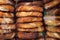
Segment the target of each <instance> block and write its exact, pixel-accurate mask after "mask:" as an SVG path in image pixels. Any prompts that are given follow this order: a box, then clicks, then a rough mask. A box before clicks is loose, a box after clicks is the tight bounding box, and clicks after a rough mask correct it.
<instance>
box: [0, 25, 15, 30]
mask: <svg viewBox="0 0 60 40" xmlns="http://www.w3.org/2000/svg"><path fill="white" fill-rule="evenodd" d="M0 29H3V30H4V29H7V30H9V29H15V25H14V24H9V25H8V24H7V25H6V24H5V25H0Z"/></svg>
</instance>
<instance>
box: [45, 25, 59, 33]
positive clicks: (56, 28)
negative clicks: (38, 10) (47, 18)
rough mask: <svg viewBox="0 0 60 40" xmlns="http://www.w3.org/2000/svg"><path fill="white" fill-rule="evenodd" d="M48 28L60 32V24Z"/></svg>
mask: <svg viewBox="0 0 60 40" xmlns="http://www.w3.org/2000/svg"><path fill="white" fill-rule="evenodd" d="M46 30H48V31H51V32H60V26H59V27H57V26H47V27H46Z"/></svg>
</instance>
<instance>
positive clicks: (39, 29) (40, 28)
mask: <svg viewBox="0 0 60 40" xmlns="http://www.w3.org/2000/svg"><path fill="white" fill-rule="evenodd" d="M17 29H18V31H26V32H29V31H31V32H43V31H44V28H43V27H38V28H32V29H23V28H17Z"/></svg>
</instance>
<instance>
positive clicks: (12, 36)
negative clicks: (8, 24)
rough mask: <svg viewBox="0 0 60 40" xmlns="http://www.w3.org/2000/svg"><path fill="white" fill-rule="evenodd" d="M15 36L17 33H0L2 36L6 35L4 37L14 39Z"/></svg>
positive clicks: (0, 36)
mask: <svg viewBox="0 0 60 40" xmlns="http://www.w3.org/2000/svg"><path fill="white" fill-rule="evenodd" d="M14 36H15V33H8V34H5V35H3V34H2V35H0V38H3V37H4V39H12V38H14Z"/></svg>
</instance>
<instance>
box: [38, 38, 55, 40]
mask: <svg viewBox="0 0 60 40" xmlns="http://www.w3.org/2000/svg"><path fill="white" fill-rule="evenodd" d="M44 39H45V38H39V39H37V40H44ZM46 40H56V39H55V38H48V37H47V38H46Z"/></svg>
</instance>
